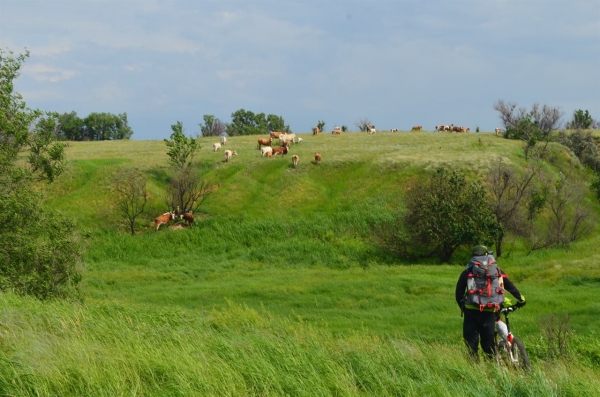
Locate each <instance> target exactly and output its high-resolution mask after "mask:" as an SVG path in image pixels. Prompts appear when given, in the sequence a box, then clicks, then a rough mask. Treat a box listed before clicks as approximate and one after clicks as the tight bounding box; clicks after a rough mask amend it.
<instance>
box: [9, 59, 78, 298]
mask: <svg viewBox="0 0 600 397" xmlns="http://www.w3.org/2000/svg"><path fill="white" fill-rule="evenodd" d="M28 56H29V53H28V52H26V53H25V54H21V55H18V56H16V57H15V56H14V55H13V53H12V52H10V51H9V52H7V51H4V50H2V49H0V290H2V291H13V292H15V293H18V294H28V295H33V296H35V297H37V298H40V299H47V298H53V297H78V296H79V288H78V286H79V283H80V281H81V274H80V270H79V262H80V258H81V252H82V248H81V244H80V243H79V240H78V238H77V235H76V232H75V225H74V223H73V222H72V221H71V220H70V219H69V218H67V217H65V216H64V215H61V214H59V213H56V212H52V211H49V210H47V209H45V208H44V207H43V206H42V198H41V195H40V194H39V193H37V191H36V189H35V187H34V183H35V181H36V180H37V181H40V180H44V181H48V182H52V181H53V180H54V179H55V178H57V177H58V176H59V175H60V174H61V173H62V172H63V170H64V164H65V161H66V160H65V154H64V145H63V144H61V143H58V142H54V141H53V138H54V137H55V135H56V132H57V130H58V115H57V114H55V113H48V112H42V111H40V110H33V109H30V108H28V107H27V105H26V104H25V102H23V100H22V97H21V95H20V94H18V93H16V92H14V91H13V87H14V80H15V79H16V78H17V77H18V76H19V69H20V68H21V65H22V64H23V63H24V62H25V59H26V58H27V57H28ZM23 160H24V161H23Z"/></svg>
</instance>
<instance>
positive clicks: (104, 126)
mask: <svg viewBox="0 0 600 397" xmlns="http://www.w3.org/2000/svg"><path fill="white" fill-rule="evenodd" d="M83 126H84V136H83V138H84V139H85V140H90V141H106V140H114V139H129V138H131V136H132V135H133V130H132V129H131V127H129V123H128V121H127V113H122V114H119V115H114V114H111V113H90V114H89V115H88V116H87V117H86V118H85V119H83Z"/></svg>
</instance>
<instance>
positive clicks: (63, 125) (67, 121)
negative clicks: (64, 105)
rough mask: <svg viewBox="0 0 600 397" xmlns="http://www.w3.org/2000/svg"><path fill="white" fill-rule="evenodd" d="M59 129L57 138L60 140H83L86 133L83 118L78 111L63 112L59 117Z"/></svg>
mask: <svg viewBox="0 0 600 397" xmlns="http://www.w3.org/2000/svg"><path fill="white" fill-rule="evenodd" d="M58 124H59V129H58V132H57V134H56V139H58V140H60V141H81V140H83V137H84V135H85V128H84V126H83V119H81V118H80V117H78V116H77V112H71V113H63V114H61V115H60V116H59V117H58Z"/></svg>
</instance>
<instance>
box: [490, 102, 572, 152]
mask: <svg viewBox="0 0 600 397" xmlns="http://www.w3.org/2000/svg"><path fill="white" fill-rule="evenodd" d="M494 109H495V110H496V111H498V112H499V113H500V120H501V121H502V124H503V126H504V137H505V138H507V139H519V140H522V141H524V142H525V146H524V147H523V150H524V152H525V159H526V160H527V159H528V158H529V157H530V155H531V154H532V153H536V154H537V155H538V156H540V157H541V156H543V155H544V154H545V152H546V148H547V146H548V143H549V142H550V138H551V134H552V132H553V131H555V130H556V129H558V128H559V126H560V120H561V118H562V116H563V113H562V111H561V110H560V109H559V108H558V107H552V106H548V105H539V104H537V103H536V104H533V106H532V107H531V110H529V111H528V110H527V109H526V108H525V107H520V108H517V105H516V104H515V103H511V102H509V103H505V102H504V101H502V100H500V101H498V102H496V104H494ZM538 143H541V144H542V145H541V146H540V145H538Z"/></svg>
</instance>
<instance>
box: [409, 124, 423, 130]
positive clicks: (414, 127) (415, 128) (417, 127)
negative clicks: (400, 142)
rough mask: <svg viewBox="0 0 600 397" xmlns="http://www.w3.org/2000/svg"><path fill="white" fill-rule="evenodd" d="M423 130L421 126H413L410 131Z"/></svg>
mask: <svg viewBox="0 0 600 397" xmlns="http://www.w3.org/2000/svg"><path fill="white" fill-rule="evenodd" d="M422 129H423V126H422V125H413V128H412V129H411V131H421V130H422Z"/></svg>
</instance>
